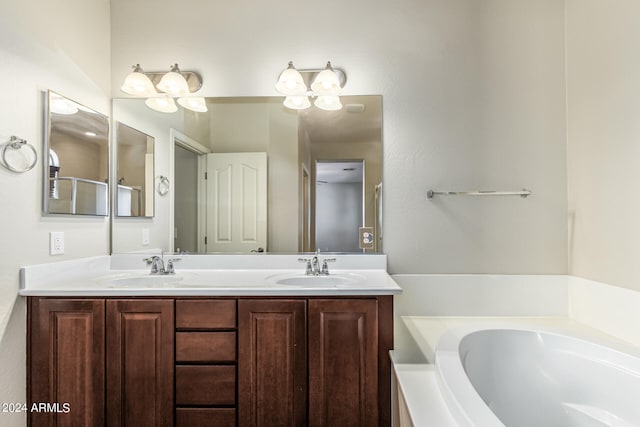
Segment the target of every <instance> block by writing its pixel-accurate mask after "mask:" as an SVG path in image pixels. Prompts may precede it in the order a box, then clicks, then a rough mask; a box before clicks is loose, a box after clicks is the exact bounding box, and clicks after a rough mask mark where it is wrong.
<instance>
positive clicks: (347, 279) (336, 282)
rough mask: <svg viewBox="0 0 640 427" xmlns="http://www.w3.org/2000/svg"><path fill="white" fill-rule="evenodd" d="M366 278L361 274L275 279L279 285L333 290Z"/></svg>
mask: <svg viewBox="0 0 640 427" xmlns="http://www.w3.org/2000/svg"><path fill="white" fill-rule="evenodd" d="M363 280H364V277H363V276H361V275H359V274H353V273H347V274H330V275H328V276H307V275H304V274H297V275H287V276H281V277H277V278H275V283H276V284H278V285H289V286H303V287H318V288H325V287H327V288H331V287H342V286H352V285H355V284H358V283H361V282H362V281H363Z"/></svg>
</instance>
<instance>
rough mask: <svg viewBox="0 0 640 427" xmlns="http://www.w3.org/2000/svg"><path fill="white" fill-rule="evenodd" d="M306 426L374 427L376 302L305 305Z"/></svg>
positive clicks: (360, 300) (376, 381)
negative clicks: (306, 307) (307, 420)
mask: <svg viewBox="0 0 640 427" xmlns="http://www.w3.org/2000/svg"><path fill="white" fill-rule="evenodd" d="M308 340H309V425H310V426H326V427H332V426H341V427H350V426H358V427H371V426H377V425H378V319H377V301H376V300H366V299H352V300H320V299H318V300H310V301H309V332H308Z"/></svg>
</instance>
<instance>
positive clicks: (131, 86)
mask: <svg viewBox="0 0 640 427" xmlns="http://www.w3.org/2000/svg"><path fill="white" fill-rule="evenodd" d="M120 90H121V91H123V92H124V93H128V94H129V95H135V96H153V95H155V94H157V93H158V92H156V89H155V88H154V87H153V83H152V82H151V79H150V78H149V76H147V75H146V74H144V72H143V71H142V68H140V64H136V65H135V66H134V67H133V72H131V73H129V75H127V77H125V79H124V83H123V84H122V87H120Z"/></svg>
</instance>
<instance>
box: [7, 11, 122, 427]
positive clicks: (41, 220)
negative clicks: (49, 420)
mask: <svg viewBox="0 0 640 427" xmlns="http://www.w3.org/2000/svg"><path fill="white" fill-rule="evenodd" d="M53 17H55V20H53V19H52V18H53ZM109 49H110V26H109V3H108V1H106V0H68V1H66V2H64V4H59V2H42V1H34V0H27V1H22V2H8V1H3V2H2V3H1V5H0V63H1V64H2V71H0V74H1V76H2V78H0V93H2V99H3V102H2V103H0V143H2V142H4V141H6V140H8V138H9V136H11V135H18V136H20V137H22V138H25V139H27V140H28V141H29V143H30V144H32V145H34V146H35V147H36V149H37V151H38V155H39V161H38V164H37V165H36V168H34V169H33V170H31V171H29V172H27V173H23V174H14V173H11V172H9V171H7V170H6V169H5V168H2V167H0V204H1V206H2V208H1V209H0V236H1V237H0V241H2V243H3V244H4V247H3V249H2V251H1V256H0V402H25V401H26V394H25V386H26V381H25V378H26V373H25V366H26V363H25V360H26V359H25V357H26V356H25V346H26V342H25V337H26V329H25V324H26V323H25V307H24V305H25V304H24V299H22V298H19V299H18V298H17V291H18V286H19V282H18V271H19V268H20V266H22V265H28V264H38V263H45V262H53V261H59V260H62V259H70V258H78V257H84V256H92V255H104V254H107V253H108V250H109V249H108V244H109V243H108V242H109V229H108V219H105V218H70V217H43V216H42V215H41V210H42V186H43V184H42V181H43V177H42V174H43V172H42V170H43V164H42V157H43V156H42V141H43V96H42V92H43V91H46V90H47V89H52V90H54V91H56V92H58V93H60V94H62V95H64V96H67V97H69V98H71V99H73V100H75V101H77V102H80V103H82V104H84V105H86V106H88V107H90V108H92V109H95V110H97V111H99V112H101V113H104V114H109V105H110V102H109V97H110V88H109V85H110V76H109V75H110V67H109V62H110V50H109ZM49 231H63V232H64V233H65V255H62V256H55V257H52V256H49V254H48V253H49V252H48V248H49ZM24 423H25V420H24V414H17V415H12V414H6V413H0V425H2V426H9V427H11V426H23V425H24Z"/></svg>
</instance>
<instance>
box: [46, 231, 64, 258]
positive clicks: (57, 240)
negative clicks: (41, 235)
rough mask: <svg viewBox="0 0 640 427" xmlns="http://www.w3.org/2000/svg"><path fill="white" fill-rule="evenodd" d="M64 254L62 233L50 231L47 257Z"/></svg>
mask: <svg viewBox="0 0 640 427" xmlns="http://www.w3.org/2000/svg"><path fill="white" fill-rule="evenodd" d="M62 254H64V233H63V232H62V231H51V232H50V233H49V255H62Z"/></svg>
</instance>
